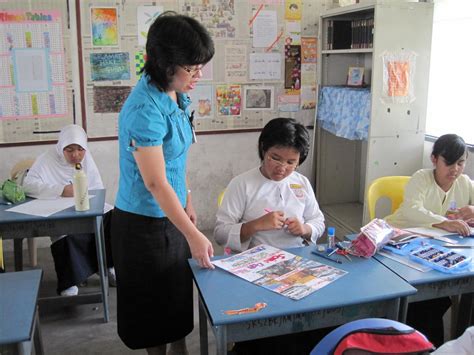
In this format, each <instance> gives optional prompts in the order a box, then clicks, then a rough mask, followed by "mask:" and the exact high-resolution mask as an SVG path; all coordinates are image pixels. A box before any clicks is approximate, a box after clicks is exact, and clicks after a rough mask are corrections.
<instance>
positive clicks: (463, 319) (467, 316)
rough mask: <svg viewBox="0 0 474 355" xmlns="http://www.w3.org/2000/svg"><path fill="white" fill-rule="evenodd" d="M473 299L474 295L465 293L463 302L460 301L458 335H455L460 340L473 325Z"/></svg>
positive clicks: (462, 297)
mask: <svg viewBox="0 0 474 355" xmlns="http://www.w3.org/2000/svg"><path fill="white" fill-rule="evenodd" d="M473 298H474V293H465V294H463V295H461V300H460V301H459V307H458V312H457V313H458V316H457V324H456V333H455V334H454V337H455V338H458V337H460V336H461V335H462V333H464V331H465V330H466V328H467V327H469V326H470V325H471V324H472V321H473V319H471V315H472V311H473Z"/></svg>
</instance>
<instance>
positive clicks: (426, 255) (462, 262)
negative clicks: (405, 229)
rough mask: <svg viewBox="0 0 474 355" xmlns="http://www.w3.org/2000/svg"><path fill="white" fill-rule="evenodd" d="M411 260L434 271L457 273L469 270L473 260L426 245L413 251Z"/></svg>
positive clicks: (450, 251) (439, 247)
mask: <svg viewBox="0 0 474 355" xmlns="http://www.w3.org/2000/svg"><path fill="white" fill-rule="evenodd" d="M409 257H410V259H412V260H414V261H416V262H419V263H421V264H423V265H427V266H429V267H431V268H432V269H434V270H438V271H441V272H446V273H457V272H462V271H465V270H466V269H467V268H469V266H470V264H471V260H472V258H471V257H469V256H466V255H463V254H461V253H458V252H456V251H453V250H451V249H448V248H444V247H442V246H439V245H435V244H428V245H424V246H422V247H420V248H416V249H414V250H412V251H411V252H410V254H409Z"/></svg>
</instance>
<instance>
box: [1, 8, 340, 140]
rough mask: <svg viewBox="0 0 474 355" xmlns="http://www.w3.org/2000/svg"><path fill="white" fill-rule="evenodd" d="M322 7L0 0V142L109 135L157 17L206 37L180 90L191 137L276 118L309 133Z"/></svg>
mask: <svg viewBox="0 0 474 355" xmlns="http://www.w3.org/2000/svg"><path fill="white" fill-rule="evenodd" d="M329 2H331V1H330V0H327V1H326V0H321V1H310V0H307V1H303V0H199V1H198V0H173V1H146V0H49V1H36V0H25V1H22V2H19V1H10V0H9V1H7V2H6V3H4V2H0V17H1V16H3V17H1V18H0V19H1V21H0V36H1V39H0V54H1V55H0V61H1V66H0V146H8V145H21V144H36V143H45V142H48V141H53V140H56V139H57V132H58V131H59V130H60V129H61V128H62V127H63V126H65V125H67V124H70V123H77V124H81V125H82V126H83V127H84V129H85V130H86V131H87V133H88V136H89V137H90V138H91V139H92V140H102V139H115V138H116V137H117V131H118V127H117V122H118V113H119V111H120V109H121V107H122V105H123V103H124V102H125V100H126V98H127V97H128V95H129V94H130V92H131V90H132V89H133V87H134V86H135V85H136V83H137V81H138V80H139V77H140V73H139V72H140V69H141V68H142V66H143V64H144V61H145V60H146V54H145V44H146V34H147V30H148V27H149V25H150V24H151V23H152V21H153V20H154V19H155V18H156V16H157V15H159V14H160V13H162V12H164V11H168V10H173V11H176V12H178V13H181V14H186V15H189V16H192V17H194V18H196V19H198V20H199V21H200V22H201V23H202V24H203V25H204V26H205V27H206V28H207V29H208V30H209V32H210V33H211V36H212V37H213V39H214V44H215V49H216V51H215V56H214V58H213V59H212V61H211V62H209V63H208V64H207V65H206V66H205V67H204V70H203V77H202V78H201V80H200V81H199V84H198V85H197V87H196V88H195V89H194V90H192V91H191V92H189V95H190V97H191V100H192V102H193V103H192V106H191V108H192V110H194V112H195V114H194V117H195V121H194V122H195V127H196V131H197V132H198V134H206V133H207V134H210V133H219V132H234V131H237V132H238V131H249V130H250V131H251V130H258V129H261V128H262V127H263V126H264V125H265V124H266V123H267V122H268V121H269V120H270V119H272V118H274V117H278V116H285V117H293V118H296V119H297V120H299V121H300V122H301V123H303V124H306V125H312V124H313V122H314V109H315V107H316V98H317V85H316V84H317V78H316V62H317V56H318V54H317V53H316V48H317V38H316V34H317V32H318V18H319V14H320V12H321V10H323V8H324V7H325V4H326V3H329ZM25 63H26V64H25ZM25 65H26V67H28V68H29V70H24V69H23V68H24V67H25ZM38 73H39V74H38ZM35 75H39V78H38V77H35Z"/></svg>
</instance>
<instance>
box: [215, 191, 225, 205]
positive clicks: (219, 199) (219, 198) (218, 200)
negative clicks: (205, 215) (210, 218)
mask: <svg viewBox="0 0 474 355" xmlns="http://www.w3.org/2000/svg"><path fill="white" fill-rule="evenodd" d="M224 194H225V189H224V190H222V191H221V192H220V194H219V196H217V207H220V205H222V200H223V199H224Z"/></svg>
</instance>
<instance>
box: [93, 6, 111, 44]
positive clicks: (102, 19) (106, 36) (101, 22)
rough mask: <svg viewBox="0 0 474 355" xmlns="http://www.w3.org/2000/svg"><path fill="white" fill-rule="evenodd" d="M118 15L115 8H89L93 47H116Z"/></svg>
mask: <svg viewBox="0 0 474 355" xmlns="http://www.w3.org/2000/svg"><path fill="white" fill-rule="evenodd" d="M117 22H118V15H117V8H116V7H92V8H91V34H92V45H93V46H94V47H102V46H117V45H118V24H117Z"/></svg>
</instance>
